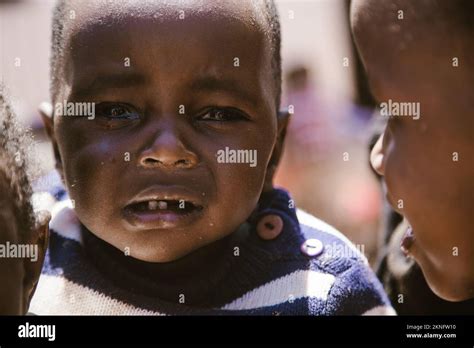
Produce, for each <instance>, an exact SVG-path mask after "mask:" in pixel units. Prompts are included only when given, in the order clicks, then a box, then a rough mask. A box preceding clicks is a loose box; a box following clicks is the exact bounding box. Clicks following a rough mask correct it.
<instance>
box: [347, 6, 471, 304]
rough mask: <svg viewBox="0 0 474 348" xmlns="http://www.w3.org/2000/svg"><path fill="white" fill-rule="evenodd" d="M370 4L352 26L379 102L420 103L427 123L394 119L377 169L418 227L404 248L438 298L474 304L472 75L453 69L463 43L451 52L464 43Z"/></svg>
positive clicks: (378, 151) (375, 161)
mask: <svg viewBox="0 0 474 348" xmlns="http://www.w3.org/2000/svg"><path fill="white" fill-rule="evenodd" d="M364 3H366V2H365V1H356V2H355V3H354V4H353V8H352V10H353V11H352V26H353V32H354V36H355V39H356V42H357V44H358V47H359V50H360V53H361V56H362V59H363V61H364V64H365V66H366V69H367V72H368V77H369V82H370V84H371V87H372V92H373V94H374V96H375V98H376V99H377V100H378V102H379V103H382V102H387V101H388V100H389V99H391V100H392V102H418V103H420V104H419V105H420V118H419V119H417V120H415V119H414V118H416V116H414V117H410V116H398V117H396V116H394V117H391V118H390V119H389V121H388V124H387V127H386V129H385V133H384V134H383V135H382V137H381V138H380V139H379V141H378V142H377V144H376V145H375V147H374V149H373V151H372V154H371V162H372V166H373V167H374V169H375V170H377V171H378V172H379V173H380V174H381V175H383V176H384V181H385V184H386V190H387V193H386V194H387V199H388V200H389V201H390V203H391V204H392V206H393V207H394V209H395V210H396V211H398V212H399V213H400V214H403V215H404V216H405V218H406V219H407V220H408V222H409V223H410V225H411V227H412V232H413V235H412V234H411V233H410V232H408V233H407V235H406V237H405V239H404V241H403V242H402V245H403V247H404V248H405V249H406V251H407V252H408V254H409V255H411V256H412V257H414V258H415V259H416V261H417V262H418V263H419V265H420V266H421V268H422V269H423V273H424V275H425V277H426V279H427V281H428V283H429V284H430V286H431V288H432V289H433V291H434V292H435V293H437V294H438V295H439V296H441V297H443V298H445V299H448V300H464V299H467V298H471V297H474V233H473V229H472V206H473V199H474V182H473V177H474V171H473V169H474V168H473V164H472V158H473V146H472V130H473V129H474V117H473V116H474V115H473V114H472V110H473V106H474V105H473V98H472V97H473V96H472V87H471V86H472V70H471V71H468V69H467V67H466V66H467V62H464V63H465V64H464V66H463V65H462V64H461V65H460V67H457V68H455V67H453V65H452V57H453V56H456V55H457V54H459V55H460V54H461V52H460V51H456V50H454V49H453V47H456V44H458V43H457V42H456V43H455V44H453V45H448V44H446V43H447V42H450V41H451V42H453V41H456V39H455V38H453V37H450V33H449V32H445V33H436V34H432V35H431V36H429V35H425V33H426V32H427V31H429V28H426V29H424V28H418V27H417V25H413V24H410V22H409V20H406V21H399V22H396V21H397V19H396V18H397V8H395V9H393V8H392V9H393V13H390V14H384V13H383V12H384V11H379V10H378V9H379V8H381V7H380V6H378V7H377V3H375V5H373V6H370V5H368V7H371V8H370V9H369V11H366V10H368V8H367V7H364V6H365V5H367V4H364ZM360 5H362V7H359V6H360ZM379 5H380V4H379ZM361 11H366V12H365V13H366V15H363V14H361ZM418 26H419V25H418ZM434 41H437V42H434ZM443 43H445V45H446V46H445V47H443ZM469 69H472V68H469ZM392 105H393V103H392ZM456 156H457V157H456ZM456 159H457V161H456Z"/></svg>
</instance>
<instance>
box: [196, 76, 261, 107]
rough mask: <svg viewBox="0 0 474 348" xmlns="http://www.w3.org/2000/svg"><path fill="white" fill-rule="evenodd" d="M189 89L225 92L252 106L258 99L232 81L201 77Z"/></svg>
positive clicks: (255, 94)
mask: <svg viewBox="0 0 474 348" xmlns="http://www.w3.org/2000/svg"><path fill="white" fill-rule="evenodd" d="M190 89H191V90H192V91H205V92H227V93H230V94H233V95H235V96H237V97H238V98H239V99H242V100H243V101H245V102H247V103H250V104H252V105H254V106H257V105H258V102H257V100H258V99H257V98H256V97H257V96H258V94H257V93H255V92H253V93H252V92H251V91H250V90H247V89H245V88H243V87H242V86H241V85H240V84H239V82H238V81H237V80H234V79H227V78H217V77H215V76H203V77H200V78H198V79H196V80H194V81H193V82H192V83H191V85H190Z"/></svg>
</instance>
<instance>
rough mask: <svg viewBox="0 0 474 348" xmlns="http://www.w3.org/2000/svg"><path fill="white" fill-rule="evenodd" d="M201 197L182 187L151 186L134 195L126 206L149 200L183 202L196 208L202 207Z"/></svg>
mask: <svg viewBox="0 0 474 348" xmlns="http://www.w3.org/2000/svg"><path fill="white" fill-rule="evenodd" d="M202 197H203V194H201V195H199V194H198V193H197V192H195V191H193V190H190V189H187V188H186V187H184V186H175V185H153V186H150V187H148V188H146V189H144V190H142V191H140V192H139V193H138V194H136V195H135V196H134V197H133V198H132V199H131V200H130V201H128V203H127V206H129V205H132V204H136V203H140V202H145V201H151V200H155V201H166V200H176V201H180V200H184V201H185V202H190V203H192V204H193V205H195V206H197V207H203V206H204V201H203V198H202Z"/></svg>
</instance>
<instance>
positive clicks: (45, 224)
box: [23, 211, 51, 313]
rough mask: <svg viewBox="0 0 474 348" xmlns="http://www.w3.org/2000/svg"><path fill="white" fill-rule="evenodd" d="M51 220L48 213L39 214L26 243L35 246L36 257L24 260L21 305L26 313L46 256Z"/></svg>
mask: <svg viewBox="0 0 474 348" xmlns="http://www.w3.org/2000/svg"><path fill="white" fill-rule="evenodd" d="M50 220H51V215H50V214H49V212H46V211H42V212H40V213H39V217H38V223H37V225H36V227H35V230H34V231H33V233H32V235H31V237H30V238H31V239H30V240H29V241H27V243H28V244H30V245H37V246H38V249H37V255H36V256H37V257H36V260H32V259H25V260H24V261H23V262H24V269H25V278H24V279H23V303H24V306H25V308H24V312H25V313H26V312H27V311H28V307H29V305H30V301H31V298H32V297H33V294H34V293H35V290H36V285H38V280H39V277H40V275H41V269H42V268H43V262H44V258H45V256H46V249H47V248H48V241H49V221H50Z"/></svg>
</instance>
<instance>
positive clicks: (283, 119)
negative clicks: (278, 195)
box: [263, 110, 290, 192]
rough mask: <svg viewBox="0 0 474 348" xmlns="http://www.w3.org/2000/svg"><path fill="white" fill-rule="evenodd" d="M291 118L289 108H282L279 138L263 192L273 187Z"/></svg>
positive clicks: (278, 124)
mask: <svg viewBox="0 0 474 348" xmlns="http://www.w3.org/2000/svg"><path fill="white" fill-rule="evenodd" d="M289 120H290V113H289V112H288V110H280V111H279V112H278V115H277V140H276V143H275V147H274V148H273V152H272V156H271V158H270V162H269V163H268V166H267V172H266V175H265V183H264V185H263V192H268V191H271V190H272V189H273V177H274V176H275V172H276V170H277V167H278V163H279V162H280V158H281V156H282V154H283V145H284V143H285V136H286V129H287V127H288V122H289Z"/></svg>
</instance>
